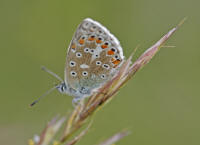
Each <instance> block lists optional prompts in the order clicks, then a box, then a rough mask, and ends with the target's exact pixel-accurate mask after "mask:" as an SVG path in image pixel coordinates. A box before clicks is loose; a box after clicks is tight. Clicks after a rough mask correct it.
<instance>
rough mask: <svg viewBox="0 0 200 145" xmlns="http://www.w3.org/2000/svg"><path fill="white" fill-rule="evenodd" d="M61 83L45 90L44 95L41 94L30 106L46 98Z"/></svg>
mask: <svg viewBox="0 0 200 145" xmlns="http://www.w3.org/2000/svg"><path fill="white" fill-rule="evenodd" d="M58 86H59V85H57V86H55V87H53V88H51V89H50V90H48V91H47V92H45V93H44V94H43V95H42V96H40V97H39V98H38V99H37V100H35V101H33V103H31V104H30V107H33V106H34V105H35V104H36V103H38V102H39V101H40V100H41V99H42V98H44V97H45V96H47V95H48V94H49V93H51V92H52V91H53V90H55V89H56V88H57V87H58Z"/></svg>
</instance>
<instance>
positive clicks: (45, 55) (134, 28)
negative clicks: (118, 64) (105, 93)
mask: <svg viewBox="0 0 200 145" xmlns="http://www.w3.org/2000/svg"><path fill="white" fill-rule="evenodd" d="M199 5H200V1H199V0H190V1H189V0H151V1H150V0H149V1H148V0H109V1H108V0H84V1H83V0H73V1H72V0H57V1H55V0H0V19H1V21H0V42H1V43H0V66H1V68H0V72H1V75H0V80H1V83H0V88H1V91H0V97H1V98H0V144H2V145H3V144H4V145H26V144H27V141H28V139H30V138H32V137H33V136H34V134H39V133H40V132H41V130H42V129H43V128H44V126H45V125H46V123H47V121H49V120H50V119H52V118H53V117H54V116H55V115H57V114H60V115H61V116H62V115H66V114H68V113H69V111H70V110H72V108H73V107H72V104H71V101H72V98H71V97H70V96H66V95H61V94H59V93H58V92H57V91H55V92H53V93H51V94H50V95H48V97H46V98H44V99H43V100H42V101H41V102H40V103H39V104H37V105H36V106H35V107H33V108H29V106H28V105H29V104H30V103H31V102H32V101H33V100H34V99H36V98H37V97H36V96H40V95H41V94H43V93H44V92H45V91H46V90H48V89H49V88H51V87H52V86H53V85H54V83H55V82H57V80H56V79H55V78H52V77H51V76H49V75H48V74H47V73H45V72H43V71H41V70H40V66H41V65H45V66H46V67H48V68H49V69H51V70H52V71H54V72H56V73H57V74H59V75H60V76H63V70H64V66H65V57H66V48H67V47H68V45H69V42H70V40H71V38H72V35H73V33H74V31H75V30H76V27H77V25H78V24H79V23H80V22H81V21H82V20H83V19H84V18H86V17H91V18H92V19H94V20H97V21H99V22H101V23H102V24H103V25H105V26H106V27H107V28H108V29H109V30H110V31H111V32H112V33H113V34H115V35H116V37H117V38H118V39H119V40H120V41H121V45H122V47H123V48H124V54H125V56H126V57H128V55H129V54H130V52H132V51H133V49H134V48H135V47H136V46H137V45H138V44H140V49H139V50H138V51H137V54H136V55H135V58H134V59H136V57H138V56H139V55H140V54H141V53H142V52H143V51H145V49H146V48H148V47H150V46H151V45H152V44H153V43H154V42H156V41H157V40H158V39H159V38H160V37H161V36H162V35H163V34H165V33H166V32H168V30H170V29H171V28H172V27H174V26H175V25H176V24H178V23H179V21H181V20H182V19H183V18H184V17H185V16H187V17H188V19H187V21H186V22H185V23H184V25H182V26H181V28H180V29H179V30H178V31H177V32H176V33H175V35H173V36H172V37H171V38H170V40H169V41H168V42H167V44H166V45H173V46H176V47H175V48H162V50H161V51H160V52H159V53H158V54H157V55H156V56H155V57H154V58H153V60H152V61H151V62H150V64H148V65H147V66H146V67H144V69H142V70H141V71H139V72H138V73H137V74H136V76H135V77H134V78H133V79H132V80H130V81H129V82H128V84H126V86H125V87H124V88H123V89H121V91H120V92H119V93H118V94H117V96H116V98H115V99H114V100H113V101H112V102H110V103H109V104H108V105H107V106H106V107H104V109H102V110H101V111H99V112H98V113H97V114H96V116H95V118H94V123H93V126H92V127H91V129H90V131H89V133H88V134H87V135H86V136H85V137H84V138H83V139H82V140H81V141H80V143H78V145H92V144H97V143H99V142H100V141H102V140H104V139H106V138H108V137H110V136H111V135H113V134H114V133H116V132H118V131H120V130H122V129H124V128H128V129H129V130H131V132H132V133H131V135H129V136H128V137H125V138H124V139H123V140H121V141H120V142H119V143H117V144H118V145H199V144H200V139H199V138H200V105H199V104H200V103H199V102H200V93H199V89H200V83H199V81H200V77H199V74H200V47H199V46H200V41H199V36H200V29H199V26H200V10H199Z"/></svg>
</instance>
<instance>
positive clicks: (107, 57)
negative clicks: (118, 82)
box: [65, 18, 124, 97]
mask: <svg viewBox="0 0 200 145" xmlns="http://www.w3.org/2000/svg"><path fill="white" fill-rule="evenodd" d="M123 59H124V56H123V51H122V48H121V46H120V43H119V41H118V40H117V38H115V36H114V35H112V34H111V33H110V32H109V31H108V30H107V29H106V28H105V27H104V26H102V25H101V24H100V23H98V22H96V21H94V20H92V19H89V18H87V19H85V20H83V22H82V23H81V24H80V25H79V26H78V28H77V30H76V32H75V34H74V36H73V38H72V40H71V43H70V46H69V48H68V52H67V58H66V69H65V83H66V84H67V86H68V88H70V90H71V92H70V93H71V94H72V95H74V96H78V97H82V96H84V95H86V96H87V95H90V94H91V92H92V90H95V89H96V88H98V87H100V86H101V85H102V84H103V83H105V82H106V81H107V80H109V79H110V78H112V77H113V76H114V74H115V73H116V71H117V70H118V68H119V67H120V65H121V64H122V61H123Z"/></svg>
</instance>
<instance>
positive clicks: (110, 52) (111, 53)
mask: <svg viewBox="0 0 200 145" xmlns="http://www.w3.org/2000/svg"><path fill="white" fill-rule="evenodd" d="M107 54H108V55H114V54H115V52H114V51H112V50H109V51H108V52H107Z"/></svg>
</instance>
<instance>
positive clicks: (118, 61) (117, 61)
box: [112, 59, 120, 65]
mask: <svg viewBox="0 0 200 145" xmlns="http://www.w3.org/2000/svg"><path fill="white" fill-rule="evenodd" d="M112 63H113V64H115V65H118V64H119V63H120V60H119V59H117V60H115V61H113V62H112Z"/></svg>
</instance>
